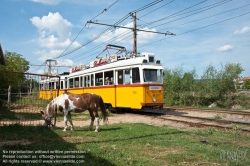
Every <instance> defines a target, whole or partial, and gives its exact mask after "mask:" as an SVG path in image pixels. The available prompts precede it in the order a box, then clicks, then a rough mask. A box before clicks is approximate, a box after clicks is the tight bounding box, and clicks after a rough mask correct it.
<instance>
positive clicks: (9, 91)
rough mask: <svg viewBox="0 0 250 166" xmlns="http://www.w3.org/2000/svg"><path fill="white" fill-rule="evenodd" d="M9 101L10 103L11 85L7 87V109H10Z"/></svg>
mask: <svg viewBox="0 0 250 166" xmlns="http://www.w3.org/2000/svg"><path fill="white" fill-rule="evenodd" d="M10 103H11V85H9V88H8V109H10Z"/></svg>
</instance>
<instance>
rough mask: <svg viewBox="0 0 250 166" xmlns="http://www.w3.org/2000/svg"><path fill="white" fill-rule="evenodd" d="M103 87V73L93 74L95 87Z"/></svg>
mask: <svg viewBox="0 0 250 166" xmlns="http://www.w3.org/2000/svg"><path fill="white" fill-rule="evenodd" d="M100 85H103V72H101V73H96V74H95V86H100Z"/></svg>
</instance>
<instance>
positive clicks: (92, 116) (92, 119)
mask: <svg viewBox="0 0 250 166" xmlns="http://www.w3.org/2000/svg"><path fill="white" fill-rule="evenodd" d="M89 115H90V118H91V122H90V125H89V130H92V129H93V125H94V120H95V116H94V114H93V112H92V110H91V109H90V110H89Z"/></svg>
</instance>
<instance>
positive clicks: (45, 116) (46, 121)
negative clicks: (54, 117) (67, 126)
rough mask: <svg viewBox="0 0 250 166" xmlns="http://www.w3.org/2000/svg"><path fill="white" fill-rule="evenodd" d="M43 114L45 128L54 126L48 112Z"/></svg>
mask: <svg viewBox="0 0 250 166" xmlns="http://www.w3.org/2000/svg"><path fill="white" fill-rule="evenodd" d="M41 114H42V119H43V120H44V124H43V125H44V126H46V127H49V126H50V125H53V124H52V122H51V117H49V116H48V115H47V114H46V111H45V112H43V111H41Z"/></svg>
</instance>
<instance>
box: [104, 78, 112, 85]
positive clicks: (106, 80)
mask: <svg viewBox="0 0 250 166" xmlns="http://www.w3.org/2000/svg"><path fill="white" fill-rule="evenodd" d="M110 84H111V82H110V80H109V77H106V78H105V85H110Z"/></svg>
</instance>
